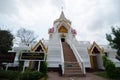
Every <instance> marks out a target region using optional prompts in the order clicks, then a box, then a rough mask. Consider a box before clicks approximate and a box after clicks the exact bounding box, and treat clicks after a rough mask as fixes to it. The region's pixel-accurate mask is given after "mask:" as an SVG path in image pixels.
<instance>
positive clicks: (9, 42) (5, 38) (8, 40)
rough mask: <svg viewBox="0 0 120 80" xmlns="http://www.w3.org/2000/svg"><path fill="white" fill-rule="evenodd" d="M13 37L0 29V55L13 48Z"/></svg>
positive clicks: (8, 32) (7, 31)
mask: <svg viewBox="0 0 120 80" xmlns="http://www.w3.org/2000/svg"><path fill="white" fill-rule="evenodd" d="M13 38H14V37H13V35H12V34H11V32H10V31H9V30H1V29H0V54H4V53H7V52H8V50H10V49H12V46H13Z"/></svg>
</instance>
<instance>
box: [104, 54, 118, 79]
mask: <svg viewBox="0 0 120 80" xmlns="http://www.w3.org/2000/svg"><path fill="white" fill-rule="evenodd" d="M103 65H104V67H105V70H106V73H107V75H108V76H109V77H110V78H114V79H115V78H118V77H119V73H120V71H118V70H117V68H116V67H115V64H114V63H113V62H112V61H111V60H109V59H107V57H105V56H103Z"/></svg>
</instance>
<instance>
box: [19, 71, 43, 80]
mask: <svg viewBox="0 0 120 80" xmlns="http://www.w3.org/2000/svg"><path fill="white" fill-rule="evenodd" d="M42 77H43V74H42V73H41V72H38V71H33V72H32V71H26V72H24V73H21V74H20V76H19V80H39V79H40V78H42Z"/></svg>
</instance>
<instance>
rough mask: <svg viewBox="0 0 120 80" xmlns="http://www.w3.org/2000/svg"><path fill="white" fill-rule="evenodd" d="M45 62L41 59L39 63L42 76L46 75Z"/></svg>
mask: <svg viewBox="0 0 120 80" xmlns="http://www.w3.org/2000/svg"><path fill="white" fill-rule="evenodd" d="M47 69H48V68H47V62H45V61H41V65H40V72H41V73H43V74H44V76H47V71H48V70H47Z"/></svg>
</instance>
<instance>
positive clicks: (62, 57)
mask: <svg viewBox="0 0 120 80" xmlns="http://www.w3.org/2000/svg"><path fill="white" fill-rule="evenodd" d="M60 47H61V59H62V63H61V64H62V74H64V56H63V47H62V43H61V40H60Z"/></svg>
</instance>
